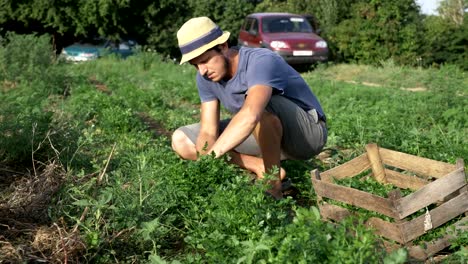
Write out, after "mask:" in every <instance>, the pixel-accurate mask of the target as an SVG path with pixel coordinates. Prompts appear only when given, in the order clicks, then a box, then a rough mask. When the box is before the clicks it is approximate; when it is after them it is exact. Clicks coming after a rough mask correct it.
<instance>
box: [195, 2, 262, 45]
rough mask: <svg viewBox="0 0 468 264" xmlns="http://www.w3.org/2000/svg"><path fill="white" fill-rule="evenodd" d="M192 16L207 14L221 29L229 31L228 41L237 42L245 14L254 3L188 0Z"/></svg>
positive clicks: (252, 7)
mask: <svg viewBox="0 0 468 264" xmlns="http://www.w3.org/2000/svg"><path fill="white" fill-rule="evenodd" d="M189 3H190V6H191V9H192V10H193V13H192V16H193V17H198V16H208V17H210V18H211V19H212V20H213V21H215V22H216V23H217V24H218V25H219V26H220V27H221V28H222V29H223V30H226V31H229V32H231V36H230V38H229V39H230V43H231V44H234V45H235V44H237V37H238V36H239V29H240V28H241V25H242V22H243V21H244V18H245V16H246V15H247V14H250V13H252V12H253V9H254V4H253V3H252V2H249V1H245V0H231V1H219V0H209V1H196V0H190V1H189Z"/></svg>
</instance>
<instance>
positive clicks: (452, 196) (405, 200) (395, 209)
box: [311, 144, 468, 260]
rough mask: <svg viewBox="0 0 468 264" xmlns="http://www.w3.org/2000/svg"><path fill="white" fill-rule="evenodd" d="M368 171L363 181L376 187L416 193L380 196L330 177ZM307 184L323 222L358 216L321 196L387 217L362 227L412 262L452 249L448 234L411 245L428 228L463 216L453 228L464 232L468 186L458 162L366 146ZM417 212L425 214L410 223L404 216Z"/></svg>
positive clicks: (467, 227)
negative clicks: (371, 180)
mask: <svg viewBox="0 0 468 264" xmlns="http://www.w3.org/2000/svg"><path fill="white" fill-rule="evenodd" d="M366 171H369V174H368V175H367V176H366V177H374V178H375V179H376V180H377V181H378V182H380V183H390V184H393V185H394V186H396V187H398V188H403V189H411V190H413V191H414V192H412V193H411V194H410V195H407V196H405V197H401V193H400V191H399V189H397V190H396V191H391V192H390V193H388V198H384V197H380V196H377V195H373V194H370V193H367V192H364V191H360V190H356V189H353V188H349V187H345V186H340V185H337V184H335V183H334V182H333V179H334V178H335V179H343V178H347V177H354V176H357V175H363V174H365V173H366ZM311 180H312V184H313V187H314V189H315V192H316V194H317V197H318V204H319V209H320V213H321V215H322V217H323V218H324V219H327V220H333V221H340V220H341V219H343V218H344V217H346V216H348V215H350V214H352V213H356V212H351V211H349V210H347V209H345V208H343V207H341V206H337V205H333V204H331V203H326V202H325V201H324V199H323V198H328V199H332V200H335V201H339V202H342V203H346V204H349V205H353V206H356V207H360V208H364V209H367V210H369V211H373V212H377V213H380V214H382V215H385V216H388V217H390V218H392V219H393V220H394V221H393V222H389V221H385V220H383V219H381V218H377V217H372V218H370V219H369V220H368V221H367V222H366V225H368V226H370V227H372V228H373V229H374V230H375V232H376V234H378V235H380V236H381V237H383V238H385V239H384V243H385V245H386V246H387V249H388V250H394V249H396V248H399V247H405V248H407V249H408V251H409V255H410V257H411V258H414V259H418V260H425V259H427V258H428V257H430V256H432V255H434V254H435V253H437V252H439V251H440V250H442V249H444V248H446V247H447V246H449V245H450V244H449V243H450V240H451V239H452V238H453V237H452V234H449V233H448V234H446V235H445V236H444V237H442V238H440V239H436V240H434V241H430V242H427V243H425V245H423V246H420V245H414V244H413V243H412V241H413V240H415V239H416V238H418V237H420V236H422V235H423V234H425V233H426V232H428V231H429V230H431V229H435V228H437V227H439V226H441V225H443V224H445V223H446V222H448V221H450V220H452V219H453V218H455V217H458V216H460V215H463V214H464V217H463V218H462V219H461V220H459V221H457V222H456V223H454V224H453V225H454V226H455V228H456V229H458V230H464V231H466V230H468V213H467V211H468V185H467V181H466V175H465V171H464V164H463V160H462V159H459V160H458V161H457V164H455V165H453V164H449V163H444V162H440V161H435V160H430V159H426V158H422V157H418V156H414V155H409V154H405V153H402V152H397V151H393V150H389V149H385V148H379V147H378V146H377V145H376V144H368V145H367V146H366V153H364V154H363V155H361V156H359V157H356V158H354V159H353V160H351V161H349V162H346V163H344V164H342V165H340V166H337V167H335V168H332V169H330V170H327V171H325V172H322V173H320V172H319V171H318V170H314V171H312V173H311ZM432 204H434V205H436V206H435V208H433V209H432V210H428V209H427V208H428V206H429V205H432ZM421 209H423V210H426V213H425V214H423V215H421V216H418V217H416V218H414V219H411V220H409V219H408V218H409V217H408V216H411V215H412V214H414V213H416V212H418V211H420V210H421ZM394 242H397V243H394Z"/></svg>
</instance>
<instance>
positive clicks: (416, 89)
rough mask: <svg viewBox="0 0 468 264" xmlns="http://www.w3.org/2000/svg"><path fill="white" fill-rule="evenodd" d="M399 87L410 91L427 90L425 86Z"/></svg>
mask: <svg viewBox="0 0 468 264" xmlns="http://www.w3.org/2000/svg"><path fill="white" fill-rule="evenodd" d="M401 89H402V90H405V91H410V92H426V91H427V88H424V87H413V88H401Z"/></svg>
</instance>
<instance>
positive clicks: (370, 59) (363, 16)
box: [329, 0, 422, 65]
mask: <svg viewBox="0 0 468 264" xmlns="http://www.w3.org/2000/svg"><path fill="white" fill-rule="evenodd" d="M352 13H353V15H352V16H351V18H349V19H346V20H343V21H342V22H340V23H339V24H338V26H337V27H336V28H334V29H333V30H332V32H330V35H329V39H330V40H331V41H332V42H334V43H335V45H336V48H337V51H336V52H337V55H338V56H339V57H340V58H341V59H342V60H344V61H353V62H358V63H364V64H378V63H379V62H381V61H384V60H387V59H389V58H393V59H394V60H395V61H396V62H398V63H401V64H408V65H415V64H416V63H417V60H416V59H417V57H418V50H419V48H420V45H421V41H422V35H421V34H420V32H421V28H422V24H421V22H420V21H421V18H420V14H419V9H418V6H417V5H416V4H415V3H414V1H412V0H399V1H396V2H391V3H390V2H388V1H372V2H370V3H364V2H361V3H357V4H354V5H353V6H352Z"/></svg>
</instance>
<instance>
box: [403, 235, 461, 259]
mask: <svg viewBox="0 0 468 264" xmlns="http://www.w3.org/2000/svg"><path fill="white" fill-rule="evenodd" d="M451 239H453V236H452V235H445V236H443V237H442V238H439V239H435V240H432V241H431V242H428V243H424V244H425V246H424V248H423V247H421V246H412V247H409V248H408V254H409V255H410V257H412V258H415V259H417V260H426V259H427V258H428V257H430V256H432V255H434V254H435V253H437V252H439V251H441V250H442V249H444V248H446V247H448V246H450V240H451Z"/></svg>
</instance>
